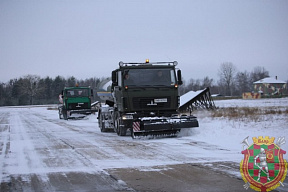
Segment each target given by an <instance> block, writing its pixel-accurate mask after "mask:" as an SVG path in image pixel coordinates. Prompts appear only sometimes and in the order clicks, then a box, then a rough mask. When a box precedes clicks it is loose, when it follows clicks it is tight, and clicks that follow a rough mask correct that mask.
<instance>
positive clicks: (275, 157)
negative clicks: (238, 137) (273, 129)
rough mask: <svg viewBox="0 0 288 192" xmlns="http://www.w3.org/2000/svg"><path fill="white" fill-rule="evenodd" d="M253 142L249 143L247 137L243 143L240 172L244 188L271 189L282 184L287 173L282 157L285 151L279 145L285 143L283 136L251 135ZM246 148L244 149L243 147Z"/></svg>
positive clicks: (285, 162)
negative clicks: (276, 138) (276, 137)
mask: <svg viewBox="0 0 288 192" xmlns="http://www.w3.org/2000/svg"><path fill="white" fill-rule="evenodd" d="M252 139H253V144H252V145H249V142H248V137H246V138H245V139H244V140H243V142H242V144H243V151H242V152H241V153H242V154H244V159H243V160H242V161H241V163H240V173H241V176H242V178H243V180H244V182H245V184H244V188H245V189H248V188H249V187H250V188H252V189H254V190H255V191H263V192H265V191H271V190H274V189H276V188H277V187H279V186H280V185H282V186H284V185H283V181H284V180H285V177H286V175H287V165H288V164H287V161H286V160H285V159H284V158H283V155H284V154H286V151H284V150H282V149H281V148H280V147H281V145H283V144H284V143H285V138H284V137H280V138H278V140H277V142H276V143H274V140H275V137H271V138H270V137H268V136H266V137H265V138H263V137H262V136H260V137H258V138H257V137H253V138H252ZM245 146H247V149H245V150H244V147H245Z"/></svg>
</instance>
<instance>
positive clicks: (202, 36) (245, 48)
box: [0, 0, 288, 82]
mask: <svg viewBox="0 0 288 192" xmlns="http://www.w3.org/2000/svg"><path fill="white" fill-rule="evenodd" d="M146 58H149V59H150V61H151V62H152V61H174V60H177V61H178V63H179V65H178V67H179V68H181V69H182V73H183V77H184V78H185V79H186V80H188V79H190V78H193V79H197V78H201V79H202V78H204V77H205V76H209V77H210V78H214V80H215V81H216V80H217V79H218V69H219V67H220V64H221V63H223V62H232V63H233V64H234V65H235V66H236V67H237V69H238V70H239V71H245V70H247V71H248V72H251V71H252V70H253V68H254V67H256V66H262V67H264V68H265V69H266V70H268V71H269V73H270V75H271V76H275V75H277V76H278V79H281V80H284V81H286V80H288V1H287V0H273V1H272V0H234V1H230V0H217V1H215V0H193V1H191V0H177V1H176V0H173V1H172V0H145V1H143V0H133V1H132V0H129V1H128V0H121V1H119V0H77V1H76V0H54V1H50V0H49V1H48V0H47V1H36V0H31V1H28V0H22V1H18V0H0V67H1V69H0V82H7V81H8V80H10V79H13V78H19V77H21V76H24V75H27V74H32V75H39V76H40V77H46V76H49V77H52V78H54V77H55V76H57V75H60V76H63V77H65V78H67V77H70V76H74V77H76V78H79V79H85V78H90V77H108V76H110V75H111V71H112V70H114V69H116V68H117V67H118V62H119V61H124V62H144V61H145V59H146Z"/></svg>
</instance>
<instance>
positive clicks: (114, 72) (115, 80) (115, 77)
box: [112, 71, 117, 86]
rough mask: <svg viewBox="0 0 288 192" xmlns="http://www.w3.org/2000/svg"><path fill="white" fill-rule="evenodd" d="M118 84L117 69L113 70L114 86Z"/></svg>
mask: <svg viewBox="0 0 288 192" xmlns="http://www.w3.org/2000/svg"><path fill="white" fill-rule="evenodd" d="M116 85H117V76H116V71H112V86H116Z"/></svg>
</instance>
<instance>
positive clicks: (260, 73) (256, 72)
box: [250, 66, 269, 83]
mask: <svg viewBox="0 0 288 192" xmlns="http://www.w3.org/2000/svg"><path fill="white" fill-rule="evenodd" d="M265 77H269V72H268V71H267V70H266V69H265V68H264V67H260V66H258V67H255V68H254V69H253V71H252V72H251V73H250V81H251V82H250V83H253V82H255V81H258V80H260V79H263V78H265Z"/></svg>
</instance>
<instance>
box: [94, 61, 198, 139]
mask: <svg viewBox="0 0 288 192" xmlns="http://www.w3.org/2000/svg"><path fill="white" fill-rule="evenodd" d="M176 65H177V62H176V61H174V62H155V63H149V61H146V62H145V63H123V62H120V63H119V68H118V69H116V70H114V71H112V78H111V79H112V88H111V93H110V94H109V97H108V96H107V100H106V102H105V104H103V105H102V106H101V107H100V108H99V112H98V122H99V127H100V129H101V131H103V132H104V131H108V130H109V129H114V131H115V132H116V133H117V134H118V135H120V136H125V135H126V133H127V130H129V131H130V132H131V136H132V137H133V138H135V137H138V136H147V135H176V134H177V133H178V132H180V130H181V129H182V128H192V127H198V121H197V118H196V117H194V116H192V115H185V114H181V113H179V112H178V106H179V103H180V95H179V86H180V85H181V84H182V80H181V70H179V69H177V68H176Z"/></svg>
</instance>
